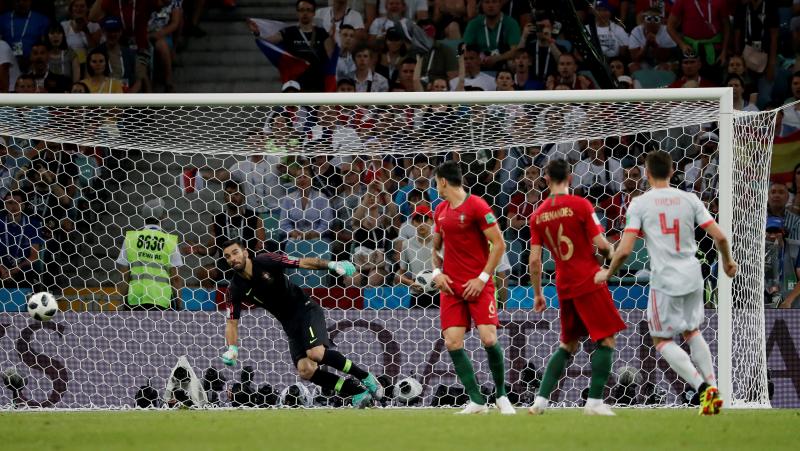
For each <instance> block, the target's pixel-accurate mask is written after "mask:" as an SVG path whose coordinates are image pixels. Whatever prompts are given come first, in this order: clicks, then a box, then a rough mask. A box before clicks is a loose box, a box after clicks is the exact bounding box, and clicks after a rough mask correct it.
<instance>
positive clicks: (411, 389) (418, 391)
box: [394, 377, 422, 403]
mask: <svg viewBox="0 0 800 451" xmlns="http://www.w3.org/2000/svg"><path fill="white" fill-rule="evenodd" d="M421 395H422V384H420V383H419V381H418V380H416V379H414V378H413V377H406V378H403V379H401V380H400V382H398V383H397V384H396V385H395V386H394V396H395V397H396V398H397V399H398V400H399V401H401V402H405V403H407V402H410V401H413V400H414V399H415V398H417V397H419V396H421Z"/></svg>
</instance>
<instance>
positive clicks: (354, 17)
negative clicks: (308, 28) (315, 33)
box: [314, 0, 367, 50]
mask: <svg viewBox="0 0 800 451" xmlns="http://www.w3.org/2000/svg"><path fill="white" fill-rule="evenodd" d="M347 3H348V0H332V1H331V6H326V7H324V8H319V9H317V11H316V13H315V14H314V18H315V19H316V20H317V23H318V24H319V25H320V26H321V27H322V29H324V30H330V29H332V27H333V24H334V23H335V24H336V30H338V31H339V32H340V33H339V34H338V35H337V36H336V44H338V45H339V47H341V46H342V41H341V38H342V35H341V30H342V27H344V26H347V27H350V29H352V30H353V32H354V33H353V34H354V38H355V42H364V41H366V39H367V30H366V29H365V28H364V17H363V16H362V15H361V13H360V12H359V11H357V10H356V9H354V8H352V7H348V5H347ZM351 50H352V49H351Z"/></svg>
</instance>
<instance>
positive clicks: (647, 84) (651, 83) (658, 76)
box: [633, 69, 675, 89]
mask: <svg viewBox="0 0 800 451" xmlns="http://www.w3.org/2000/svg"><path fill="white" fill-rule="evenodd" d="M633 78H634V80H637V81H638V82H639V83H640V84H641V85H642V88H644V89H647V88H664V87H666V86H667V85H669V84H670V83H672V82H673V81H675V74H674V73H672V72H669V71H666V70H657V69H642V70H637V71H636V72H634V73H633Z"/></svg>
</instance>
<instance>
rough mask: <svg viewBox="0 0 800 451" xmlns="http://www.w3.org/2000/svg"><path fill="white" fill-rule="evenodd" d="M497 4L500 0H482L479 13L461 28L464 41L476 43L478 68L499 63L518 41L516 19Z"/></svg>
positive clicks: (497, 66)
mask: <svg viewBox="0 0 800 451" xmlns="http://www.w3.org/2000/svg"><path fill="white" fill-rule="evenodd" d="M500 8H501V5H500V0H482V1H481V9H482V11H483V14H481V15H479V16H478V17H476V18H474V19H472V20H470V21H469V23H468V24H467V29H466V30H464V44H466V45H467V46H470V45H474V46H477V47H478V49H479V51H480V55H481V57H480V60H481V68H483V69H486V70H497V69H500V68H501V67H503V65H504V63H505V61H507V60H510V59H512V58H513V57H514V51H515V50H516V48H517V45H519V43H520V29H519V23H518V22H517V21H516V19H514V18H513V17H511V16H507V15H505V14H503V12H502V11H501V10H500Z"/></svg>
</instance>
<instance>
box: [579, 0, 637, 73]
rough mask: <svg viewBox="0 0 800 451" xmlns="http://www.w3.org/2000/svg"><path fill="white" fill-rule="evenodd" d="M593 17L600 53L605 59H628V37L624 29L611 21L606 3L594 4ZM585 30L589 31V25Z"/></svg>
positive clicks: (605, 0) (605, 1)
mask: <svg viewBox="0 0 800 451" xmlns="http://www.w3.org/2000/svg"><path fill="white" fill-rule="evenodd" d="M595 11H596V12H597V13H596V14H595V15H594V23H595V28H596V29H597V39H598V41H599V43H600V51H601V52H602V53H603V55H605V56H606V57H609V58H612V57H620V58H623V59H627V58H628V45H629V44H628V41H629V39H630V37H629V36H628V33H627V32H626V31H625V29H624V28H622V27H621V26H619V25H618V24H616V23H614V22H612V21H611V10H610V9H609V6H608V1H607V0H604V1H598V2H597V3H595ZM586 30H587V31H590V30H591V28H590V27H589V25H586Z"/></svg>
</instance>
